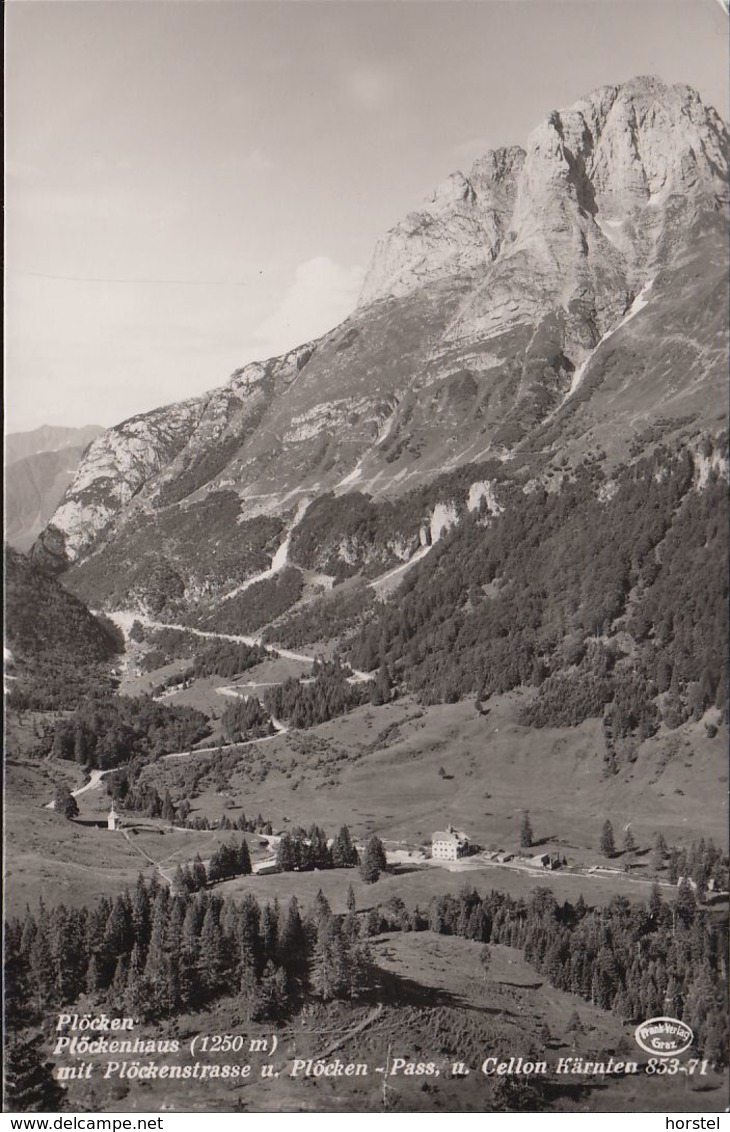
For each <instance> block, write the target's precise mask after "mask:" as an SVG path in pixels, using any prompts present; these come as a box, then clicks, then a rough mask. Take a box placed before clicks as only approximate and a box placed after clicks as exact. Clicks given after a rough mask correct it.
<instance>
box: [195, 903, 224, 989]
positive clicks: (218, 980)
mask: <svg viewBox="0 0 730 1132" xmlns="http://www.w3.org/2000/svg"><path fill="white" fill-rule="evenodd" d="M198 971H199V975H200V982H201V985H202V986H203V987H204V989H205V990H206V991H207V993H208V994H209V995H214V994H216V993H217V992H218V991H219V990H220V989H221V986H222V978H223V973H224V971H225V959H224V948H223V937H222V934H221V929H220V924H219V922H218V914H217V909H216V907H215V905H214V904H212V903H211V904H209V905H208V909H207V911H206V913H205V919H204V920H203V928H202V931H201V933H200V947H199V950H198Z"/></svg>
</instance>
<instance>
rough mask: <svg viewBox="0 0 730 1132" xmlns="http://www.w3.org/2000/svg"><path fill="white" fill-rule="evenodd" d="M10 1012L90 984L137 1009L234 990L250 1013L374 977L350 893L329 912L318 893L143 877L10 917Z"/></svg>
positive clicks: (124, 1009) (70, 996)
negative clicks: (262, 894)
mask: <svg viewBox="0 0 730 1132" xmlns="http://www.w3.org/2000/svg"><path fill="white" fill-rule="evenodd" d="M5 942H6V947H5V963H6V967H5V972H6V982H5V986H6V1022H7V1025H8V1027H9V1028H10V1029H11V1030H14V1031H23V1030H25V1028H27V1027H29V1026H33V1025H36V1024H38V1023H40V1022H42V1021H43V1020H44V1019H45V1018H46V1017H47V1016H48V1013H49V1012H51V1011H53V1010H54V1009H57V1008H59V1007H63V1006H68V1005H70V1004H72V1003H75V1002H77V1001H78V999H79V998H80V997H81V996H82V995H84V994H86V995H89V996H90V997H91V999H92V1000H93V1001H94V1002H95V1003H96V1004H98V1005H100V1006H102V1007H103V1008H105V1009H108V1010H110V1011H115V1012H118V1013H120V1014H125V1015H126V1014H129V1015H133V1016H135V1017H140V1018H143V1019H155V1020H157V1019H160V1018H165V1017H171V1016H175V1015H177V1014H179V1013H182V1012H183V1011H196V1010H201V1009H204V1008H205V1007H206V1006H208V1005H209V1004H210V1003H212V1002H214V1001H215V1000H216V999H217V998H219V997H221V996H222V995H230V994H234V995H235V996H236V997H237V1000H238V1002H239V1004H240V1006H241V1008H242V1009H243V1011H244V1014H245V1015H246V1016H247V1017H248V1018H250V1019H251V1020H254V1021H260V1020H264V1019H271V1020H278V1019H282V1018H284V1017H286V1016H288V1015H289V1014H290V1013H291V1012H292V1011H293V1010H295V1009H296V1008H297V1007H298V1006H299V1005H301V1003H302V1002H303V1001H305V1000H306V999H307V998H308V997H310V996H314V997H318V998H321V999H325V1000H326V999H331V998H339V997H346V998H352V997H357V996H358V995H359V994H361V993H363V992H364V990H365V989H366V988H367V987H368V986H369V984H370V981H371V960H370V955H369V950H368V946H367V940H366V938H365V937H364V936H362V935H361V930H360V921H359V918H358V916H357V914H356V909H355V897H354V894H353V893H352V892H351V893H350V896H349V898H348V913H347V915H345V916H335V915H334V914H333V913H332V910H331V908H330V905H329V904H328V902H327V900H326V899H325V897H324V896H323V895H322V894H321V892H320V893H319V894H318V895H317V897H316V899H315V901H314V902H313V904H312V906H311V907H310V909H309V910H308V911H307V913H306V914H304V915H303V914H302V913H301V911H300V909H299V904H298V901H297V899H296V897H292V898H291V900H290V901H289V902H288V904H287V905H286V906H285V907H283V906H281V905H280V904H279V902H278V901H274V902H273V903H267V904H265V905H263V906H261V905H260V904H259V903H258V901H257V900H256V899H255V898H254V897H253V896H250V895H247V896H245V897H244V898H243V899H242V900H240V901H236V900H233V899H231V898H226V899H222V898H221V897H220V896H218V895H216V894H215V893H214V892H211V891H209V890H207V889H203V890H199V891H196V892H189V891H187V890H186V889H185V888H184V887H182V888H180V889H178V888H176V889H175V891H174V892H172V891H171V890H170V889H168V888H167V887H166V886H161V885H160V884H159V883H158V882H157V881H156V880H153V881H151V882H149V883H146V882H145V881H144V880H143V879H142V877H140V878H139V880H138V882H137V884H136V886H135V887H134V889H133V890H132V891H131V892H129V891H126V892H124V893H123V894H122V895H120V896H118V897H116V899H113V900H112V899H110V898H108V897H102V898H101V899H100V900H99V901H98V902H97V903H96V904H95V905H93V906H83V907H81V908H71V907H66V906H65V905H63V904H60V905H58V906H56V907H54V908H52V909H49V908H47V907H45V905H43V904H41V905H40V907H39V908H38V909H37V910H36V911H35V912H32V911H31V910H30V909H28V910H27V911H26V914H25V916H24V918H23V919H13V920H11V921H10V922H9V923H7V925H6V934H5Z"/></svg>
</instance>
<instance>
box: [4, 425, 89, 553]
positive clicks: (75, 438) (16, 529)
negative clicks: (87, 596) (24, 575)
mask: <svg viewBox="0 0 730 1132" xmlns="http://www.w3.org/2000/svg"><path fill="white" fill-rule="evenodd" d="M103 431H104V430H103V429H102V428H101V427H100V426H99V425H88V426H86V427H84V428H52V427H50V426H48V425H43V426H42V427H41V428H38V429H34V430H33V431H32V432H15V433H10V434H9V435H8V436H7V437H6V438H5V463H6V467H5V538H6V539H7V541H8V543H9V544H10V545H11V546H13V547H15V549H16V550H22V551H25V550H29V549H30V547H31V546H32V545H33V543H34V542H35V540H36V538H37V537H38V535H39V534H40V533H41V531H42V530H43V529H44V527H45V526H46V524H47V523H48V520H49V519H50V518H51V516H52V515H53V513H54V511H55V510H56V508H57V507H58V504H59V503H60V502H61V500H62V498H63V496H64V493H65V491H66V489H67V488H68V486H69V485H70V483H71V482H72V480H73V478H74V476H75V474H76V470H77V468H78V466H79V464H80V462H81V457H82V456H83V454H84V452H85V450H86V448H87V446H88V445H89V444H90V443H91V441H92V440H94V439H95V437H97V436H99V435H100V433H102V432H103Z"/></svg>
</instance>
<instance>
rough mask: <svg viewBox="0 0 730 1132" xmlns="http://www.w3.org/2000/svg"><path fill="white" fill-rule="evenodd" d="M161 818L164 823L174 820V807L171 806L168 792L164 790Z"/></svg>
mask: <svg viewBox="0 0 730 1132" xmlns="http://www.w3.org/2000/svg"><path fill="white" fill-rule="evenodd" d="M162 817H163V819H164V821H169V822H170V823H172V822H174V820H175V807H174V806H173V804H172V798H171V797H170V791H169V790H165V797H164V800H163V802H162Z"/></svg>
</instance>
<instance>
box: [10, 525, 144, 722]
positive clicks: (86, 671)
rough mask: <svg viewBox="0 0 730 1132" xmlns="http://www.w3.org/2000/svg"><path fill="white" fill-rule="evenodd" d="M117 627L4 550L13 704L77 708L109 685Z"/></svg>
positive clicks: (117, 643) (24, 560) (118, 643)
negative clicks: (82, 697) (89, 693)
mask: <svg viewBox="0 0 730 1132" xmlns="http://www.w3.org/2000/svg"><path fill="white" fill-rule="evenodd" d="M121 646H122V642H121V641H120V639H119V634H118V631H117V630H116V629H115V627H114V626H113V625H112V624H111V622H108V621H106V619H105V618H102V619H99V618H97V617H94V616H93V615H92V614H91V613H90V612H89V610H88V609H87V607H86V606H85V605H84V603H83V602H82V601H80V600H79V598H77V597H74V595H73V594H70V593H68V591H67V590H65V589H64V587H63V586H62V585H61V584H60V583H59V582H58V581H56V579H55V578H49V577H48V575H47V574H46V573H44V572H43V571H42V570H39V569H38V568H37V567H36V566H34V565H33V564H32V563H31V562H30V561H29V560H28V558H26V557H25V555H23V554H18V553H17V552H16V551H15V550H13V549H12V548H10V547H8V548H6V552H5V648H6V657H5V659H6V667H7V668H8V669H9V685H10V686H9V689H8V690H9V692H10V693H11V696H12V699H11V703H12V704H13V705H14V706H19V707H22V706H29V707H38V708H63V707H73V706H74V705H75V703H76V699H77V697H78V695H79V694H80V693H81V692H82V691H85V690H88V688H89V687H99V686H103V685H104V684H105V683H107V684H108V675H107V668H108V663H107V662H109V661H110V660H111V658H112V657H113V656H114V654H115V653H116V652H118V651H119V650H120V648H121Z"/></svg>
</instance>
